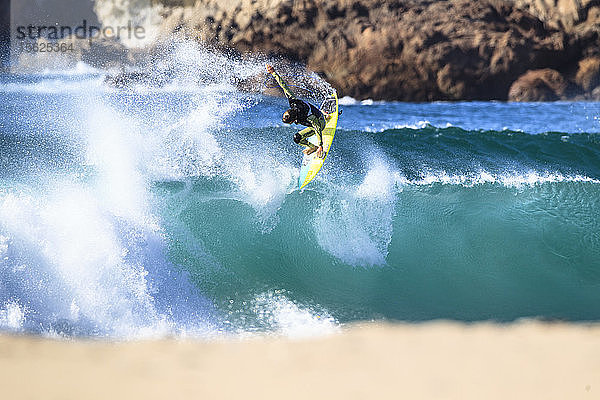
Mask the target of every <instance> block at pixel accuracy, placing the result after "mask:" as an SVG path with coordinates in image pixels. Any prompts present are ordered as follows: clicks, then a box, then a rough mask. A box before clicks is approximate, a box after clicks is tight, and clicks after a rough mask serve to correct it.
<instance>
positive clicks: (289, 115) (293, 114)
mask: <svg viewBox="0 0 600 400" xmlns="http://www.w3.org/2000/svg"><path fill="white" fill-rule="evenodd" d="M297 118H298V111H297V110H295V109H293V108H290V109H289V110H287V111H286V112H284V113H283V117H281V120H282V121H283V122H285V123H286V124H291V123H292V122H294V121H296V119H297Z"/></svg>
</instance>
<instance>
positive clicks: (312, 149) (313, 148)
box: [302, 147, 317, 156]
mask: <svg viewBox="0 0 600 400" xmlns="http://www.w3.org/2000/svg"><path fill="white" fill-rule="evenodd" d="M315 151H317V148H316V147H307V148H305V149H304V150H303V151H302V152H303V153H304V154H306V155H307V156H309V155H311V154H312V153H314V152H315Z"/></svg>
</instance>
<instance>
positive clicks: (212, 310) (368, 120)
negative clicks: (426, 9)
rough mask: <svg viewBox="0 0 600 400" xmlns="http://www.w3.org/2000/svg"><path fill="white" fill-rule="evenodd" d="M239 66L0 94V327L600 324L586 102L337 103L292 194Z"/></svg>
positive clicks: (264, 107)
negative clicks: (156, 82) (320, 145)
mask: <svg viewBox="0 0 600 400" xmlns="http://www.w3.org/2000/svg"><path fill="white" fill-rule="evenodd" d="M199 58H200V59H202V58H201V57H199ZM205 62H207V61H205ZM202 65H204V64H201V65H200V66H199V67H202ZM241 67H242V66H240V68H239V70H236V71H229V72H228V74H229V75H227V74H225V76H221V75H219V76H217V77H214V76H213V77H212V78H211V80H210V81H201V82H198V81H193V82H192V83H193V84H192V83H190V82H188V81H186V79H189V75H185V74H184V75H182V80H181V81H180V82H176V83H174V84H173V85H171V86H169V87H165V88H160V89H156V88H152V87H144V86H140V87H136V88H133V89H131V90H128V91H123V92H119V91H115V90H112V89H110V88H107V87H105V86H104V84H103V83H102V80H103V76H102V74H101V73H99V72H91V73H90V72H86V73H72V72H70V73H68V72H64V73H57V74H46V75H41V76H22V77H19V78H15V77H10V78H9V77H4V78H3V80H2V83H1V84H0V99H1V101H0V327H1V328H2V329H3V330H5V331H6V330H10V331H25V332H33V333H41V334H46V335H66V336H71V335H91V336H109V337H133V338H137V337H148V336H150V337H154V336H162V335H172V334H174V335H192V336H196V335H200V336H209V337H211V336H220V335H226V334H248V333H253V332H274V333H278V334H283V335H287V336H305V335H312V334H321V333H325V332H330V331H334V330H336V329H338V327H339V326H340V325H341V324H344V323H347V322H352V321H356V320H373V319H374V320H380V319H383V320H401V321H423V320H431V319H440V318H442V319H453V320H460V321H478V320H497V321H512V320H515V319H518V318H522V317H533V318H541V319H564V320H571V321H589V320H598V319H600V306H599V304H600V213H599V212H598V210H599V209H600V208H599V205H600V204H599V198H600V140H599V137H600V136H599V135H600V121H599V120H598V118H599V117H600V106H599V105H598V104H597V103H546V104H505V103H434V104H401V103H377V102H365V103H364V104H361V103H359V102H355V101H353V100H351V99H344V100H343V105H342V106H341V107H342V109H343V115H342V117H341V119H340V129H339V131H338V133H337V135H336V139H335V142H334V147H333V150H332V152H331V153H330V156H329V158H328V161H327V163H326V165H325V167H324V169H323V170H322V172H321V173H320V174H319V176H318V177H317V179H316V180H315V181H314V182H313V183H312V184H311V185H310V186H309V187H308V188H307V189H306V190H304V191H302V192H300V191H298V190H296V189H295V188H296V182H297V177H298V167H299V162H300V153H299V148H298V147H296V145H295V144H294V143H293V142H292V140H291V137H292V135H293V133H294V131H295V129H294V127H289V126H283V124H281V123H280V122H279V121H280V120H279V118H280V114H281V113H282V112H283V111H284V109H285V105H286V104H285V100H283V99H280V98H272V97H266V96H262V95H260V94H256V93H242V92H239V91H237V90H236V89H235V87H234V86H233V85H231V84H230V81H231V78H232V76H233V77H236V76H238V75H239V74H242V73H244V71H246V72H247V73H250V72H255V71H259V70H260V69H261V68H262V65H260V64H259V65H244V66H243V68H241ZM239 71H242V72H239ZM232 74H233V75H232Z"/></svg>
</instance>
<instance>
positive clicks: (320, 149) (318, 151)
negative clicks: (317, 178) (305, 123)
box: [317, 146, 323, 158]
mask: <svg viewBox="0 0 600 400" xmlns="http://www.w3.org/2000/svg"><path fill="white" fill-rule="evenodd" d="M317 157H319V158H321V157H323V146H319V147H317Z"/></svg>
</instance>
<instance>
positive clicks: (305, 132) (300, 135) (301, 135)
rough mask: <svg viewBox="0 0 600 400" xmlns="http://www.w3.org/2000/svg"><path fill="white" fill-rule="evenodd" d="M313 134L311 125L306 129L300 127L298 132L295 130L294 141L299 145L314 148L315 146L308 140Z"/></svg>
mask: <svg viewBox="0 0 600 400" xmlns="http://www.w3.org/2000/svg"><path fill="white" fill-rule="evenodd" d="M314 134H315V130H314V129H313V128H311V127H308V128H306V129H302V130H301V131H300V132H296V134H295V135H294V142H295V143H297V144H299V145H300V146H304V147H308V148H310V149H316V148H317V146H315V145H314V144H312V143H311V142H309V141H308V139H306V138H308V137H310V136H312V135H314Z"/></svg>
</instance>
